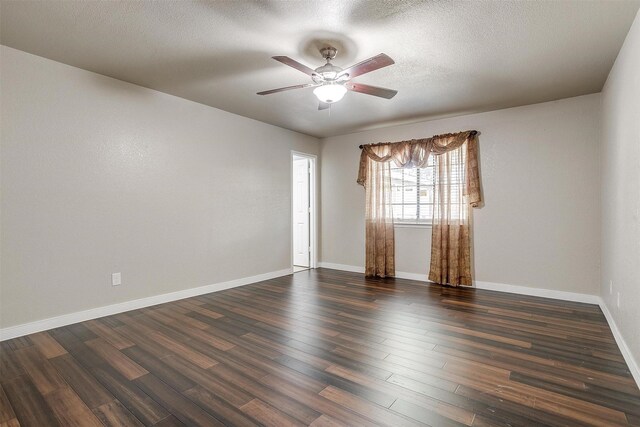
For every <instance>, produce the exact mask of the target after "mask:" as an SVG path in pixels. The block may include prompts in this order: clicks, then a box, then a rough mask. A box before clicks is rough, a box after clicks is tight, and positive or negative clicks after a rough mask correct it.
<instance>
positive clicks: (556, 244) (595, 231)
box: [321, 94, 600, 294]
mask: <svg viewBox="0 0 640 427" xmlns="http://www.w3.org/2000/svg"><path fill="white" fill-rule="evenodd" d="M599 121H600V95H599V94H594V95H587V96H582V97H577V98H571V99H565V100H561V101H555V102H548V103H543V104H536V105H529V106H525V107H518V108H511V109H506V110H499V111H493V112H489V113H482V114H473V115H467V116H461V117H453V118H448V119H442V120H434V121H425V122H421V123H415V124H410V125H404V126H394V127H388V128H383V129H376V130H372V131H366V132H360V133H354V134H349V135H342V136H337V137H331V138H326V139H324V140H323V142H322V152H321V157H322V173H321V176H322V186H321V187H322V218H321V221H322V224H321V230H322V257H321V259H322V261H323V262H324V263H335V264H346V265H352V266H363V265H364V189H363V188H362V187H360V186H358V185H357V184H356V182H355V181H356V175H357V171H358V159H359V156H360V150H359V149H358V145H359V144H367V143H372V142H380V141H400V140H405V139H412V138H422V137H428V136H431V135H434V134H440V133H446V132H456V131H462V130H467V129H477V130H478V131H479V132H480V137H479V141H480V142H479V147H480V174H481V180H482V185H483V197H484V200H485V206H484V207H482V208H481V209H474V212H473V214H474V252H475V256H474V258H475V259H474V267H475V279H476V280H478V281H484V282H493V283H502V284H511V285H521V286H529V287H536V288H543V289H553V290H560V291H568V292H579V293H586V294H597V293H598V288H599V279H598V278H599V277H600V269H599V261H600V211H599V208H598V206H599V204H600V194H599V185H600V184H599V183H600V179H599V165H598V154H599V146H598V144H599V137H600V129H599ZM430 237H431V229H430V228H396V270H397V271H399V272H405V273H419V274H422V275H424V276H425V278H426V273H427V271H428V268H429V254H430V246H431V242H430Z"/></svg>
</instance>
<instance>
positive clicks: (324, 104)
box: [318, 101, 331, 110]
mask: <svg viewBox="0 0 640 427" xmlns="http://www.w3.org/2000/svg"><path fill="white" fill-rule="evenodd" d="M329 107H331V104H329V103H328V102H322V101H320V104H318V110H326V109H327V108H329Z"/></svg>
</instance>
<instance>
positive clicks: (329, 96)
mask: <svg viewBox="0 0 640 427" xmlns="http://www.w3.org/2000/svg"><path fill="white" fill-rule="evenodd" d="M345 93H347V88H346V87H344V85H341V84H335V83H331V84H324V85H322V86H318V87H317V88H315V89H314V90H313V94H314V95H315V96H316V97H317V98H318V99H319V100H320V102H325V103H327V104H332V103H334V102H338V101H340V100H341V99H342V98H343V97H344V94H345Z"/></svg>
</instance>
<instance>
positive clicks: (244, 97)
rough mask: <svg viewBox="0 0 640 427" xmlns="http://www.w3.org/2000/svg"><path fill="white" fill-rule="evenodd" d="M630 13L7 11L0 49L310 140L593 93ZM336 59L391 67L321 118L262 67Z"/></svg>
mask: <svg viewBox="0 0 640 427" xmlns="http://www.w3.org/2000/svg"><path fill="white" fill-rule="evenodd" d="M638 7H640V2H639V1H636V0H630V1H624V0H621V1H589V0H577V1H570V0H567V1H560V0H558V1H506V0H505V1H491V0H488V1H453V2H450V1H446V2H445V1H415V0H406V1H370V0H339V1H291V2H287V1H257V0H256V1H241V0H236V1H215V2H214V1H193V2H191V1H189V2H187V1H157V2H151V1H143V2H138V1H104V2H97V1H90V2H88V1H56V0H49V1H46V2H45V1H42V2H41V1H7V0H1V10H0V28H1V31H0V42H1V43H2V44H4V45H7V46H10V47H13V48H16V49H20V50H24V51H27V52H30V53H33V54H36V55H40V56H44V57H46V58H50V59H53V60H55V61H60V62H63V63H66V64H70V65H73V66H76V67H80V68H84V69H87V70H90V71H94V72H96V73H100V74H104V75H107V76H111V77H115V78H117V79H121V80H124V81H127V82H131V83H135V84H138V85H141V86H145V87H149V88H153V89H156V90H159V91H162V92H166V93H170V94H173V95H177V96H180V97H183V98H187V99H190V100H193V101H197V102H200V103H203V104H207V105H211V106H213V107H217V108H220V109H223V110H226V111H230V112H233V113H237V114H241V115H243V116H247V117H251V118H254V119H257V120H261V121H264V122H267V123H272V124H275V125H278V126H282V127H285V128H288V129H293V130H296V131H299V132H303V133H307V134H310V135H315V136H329V135H336V134H341V133H348V132H354V131H358V130H362V129H367V128H372V127H377V126H385V125H389V124H396V123H403V122H410V121H416V120H420V119H424V118H430V117H431V118H432V117H441V116H446V115H456V114H463V113H469V112H478V111H487V110H493V109H499V108H506V107H512V106H517V105H524V104H531V103H536V102H543V101H549V100H553V99H560V98H566V97H571V96H577V95H582V94H587V93H593V92H599V91H600V90H601V88H602V86H603V84H604V82H605V79H606V77H607V74H608V72H609V70H610V68H611V66H612V64H613V61H614V60H615V57H616V55H617V53H618V51H619V49H620V47H621V45H622V42H623V40H624V37H625V35H626V34H627V31H628V29H629V27H630V25H631V23H632V21H633V18H634V16H635V14H636V11H637V10H638ZM326 41H329V42H331V44H333V45H334V46H336V47H338V49H339V52H338V57H337V58H336V60H335V61H334V63H335V64H336V65H338V66H342V67H343V68H346V66H348V65H351V64H352V63H354V62H358V61H360V60H362V59H365V58H368V57H370V56H373V55H375V54H378V53H380V52H384V53H386V54H388V55H389V56H391V57H392V58H393V59H394V60H395V61H396V64H395V65H392V66H390V67H387V68H385V69H382V70H378V71H375V72H372V73H371V74H367V75H365V76H361V77H359V78H357V79H354V81H357V82H361V83H368V84H373V85H379V86H383V87H389V88H392V89H397V90H398V91H399V93H398V95H397V96H396V97H395V98H393V99H391V100H385V99H381V98H375V97H371V96H366V95H362V94H357V93H348V94H347V95H346V96H345V98H344V99H343V100H342V101H341V102H339V103H337V104H334V105H333V106H332V108H331V109H330V110H325V111H318V110H317V101H316V99H315V97H314V95H313V94H312V90H311V89H301V90H296V91H291V92H285V93H279V94H274V95H269V96H264V97H262V96H258V95H255V93H256V92H258V91H261V90H266V89H272V88H276V87H281V86H289V85H293V84H299V83H307V82H308V81H309V77H308V76H306V75H304V74H302V73H300V72H298V71H296V70H294V69H291V68H288V67H286V66H284V65H282V64H279V63H277V62H276V61H274V60H272V59H270V57H271V56H273V55H287V56H290V57H292V58H294V59H297V60H299V61H301V62H303V63H305V64H307V65H309V66H311V67H312V68H316V67H317V66H319V65H322V63H323V60H322V59H321V58H320V55H319V54H318V53H317V48H318V47H320V45H321V44H322V43H323V42H326Z"/></svg>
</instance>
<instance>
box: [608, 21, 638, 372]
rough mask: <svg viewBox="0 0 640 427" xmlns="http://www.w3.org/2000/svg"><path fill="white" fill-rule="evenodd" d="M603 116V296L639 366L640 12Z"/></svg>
mask: <svg viewBox="0 0 640 427" xmlns="http://www.w3.org/2000/svg"><path fill="white" fill-rule="evenodd" d="M602 112H603V114H602V116H603V120H602V156H601V157H602V161H601V165H602V281H601V286H602V287H601V295H602V298H603V299H604V301H605V303H606V304H607V308H608V309H609V311H610V312H611V314H612V316H613V318H614V320H615V322H616V324H617V326H618V329H619V330H620V332H621V334H622V336H623V337H624V339H625V341H626V343H627V345H628V346H629V349H630V350H631V353H632V354H633V355H634V357H635V359H636V361H638V362H640V311H639V308H640V14H639V15H637V16H636V19H635V22H634V24H633V26H632V27H631V30H630V31H629V34H628V35H627V38H626V40H625V42H624V45H623V47H622V50H621V51H620V53H619V55H618V58H617V59H616V62H615V65H614V66H613V69H612V70H611V73H610V74H609V78H608V79H607V83H606V84H605V87H604V89H603V91H602ZM610 280H611V281H613V292H612V293H609V281H610ZM618 293H620V307H619V308H618V306H617V294H618Z"/></svg>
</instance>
